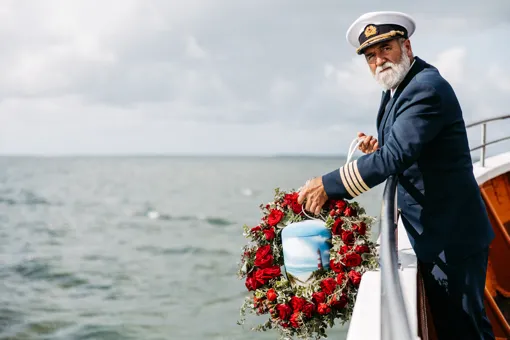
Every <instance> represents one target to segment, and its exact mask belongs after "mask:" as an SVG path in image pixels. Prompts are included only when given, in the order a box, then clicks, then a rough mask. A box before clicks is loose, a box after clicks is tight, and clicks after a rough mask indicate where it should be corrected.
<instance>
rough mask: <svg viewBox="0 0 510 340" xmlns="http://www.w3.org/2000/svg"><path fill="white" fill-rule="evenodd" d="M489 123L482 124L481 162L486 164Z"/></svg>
mask: <svg viewBox="0 0 510 340" xmlns="http://www.w3.org/2000/svg"><path fill="white" fill-rule="evenodd" d="M486 136H487V123H483V124H482V147H481V149H480V164H481V165H482V167H484V166H485V143H486V142H487V137H486Z"/></svg>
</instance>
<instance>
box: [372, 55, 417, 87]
mask: <svg viewBox="0 0 510 340" xmlns="http://www.w3.org/2000/svg"><path fill="white" fill-rule="evenodd" d="M388 67H389V68H388ZM385 68H388V69H387V70H385V71H384V72H381V71H382V70H384V69H385ZM410 68H411V61H410V60H409V57H408V56H407V48H406V47H405V46H402V53H401V54H400V62H399V63H397V64H394V63H391V62H389V61H388V62H385V63H384V64H383V65H381V66H377V68H376V69H375V73H374V78H375V80H376V81H377V82H378V83H379V84H381V86H382V87H383V88H384V89H385V90H389V89H393V88H395V87H396V86H397V85H398V84H400V82H401V81H402V80H404V78H405V76H406V75H407V72H408V71H409V69H410Z"/></svg>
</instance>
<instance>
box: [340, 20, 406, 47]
mask: <svg viewBox="0 0 510 340" xmlns="http://www.w3.org/2000/svg"><path fill="white" fill-rule="evenodd" d="M415 28H416V23H415V22H414V19H413V18H411V17H410V16H409V15H407V14H405V13H401V12H390V11H384V12H370V13H365V14H363V15H362V16H360V17H359V18H358V19H356V20H355V21H354V22H353V23H352V25H351V26H350V27H349V29H348V30H347V34H346V38H347V41H348V42H349V43H350V44H351V45H352V46H354V47H355V48H356V53H358V54H362V53H363V51H364V50H365V49H366V48H367V47H369V46H372V45H374V44H377V43H380V42H383V41H387V40H391V39H395V38H398V37H402V38H410V37H411V35H413V33H414V30H415Z"/></svg>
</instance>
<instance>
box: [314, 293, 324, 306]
mask: <svg viewBox="0 0 510 340" xmlns="http://www.w3.org/2000/svg"><path fill="white" fill-rule="evenodd" d="M312 300H313V302H315V303H316V304H319V303H323V302H324V301H326V293H324V292H315V293H313V294H312Z"/></svg>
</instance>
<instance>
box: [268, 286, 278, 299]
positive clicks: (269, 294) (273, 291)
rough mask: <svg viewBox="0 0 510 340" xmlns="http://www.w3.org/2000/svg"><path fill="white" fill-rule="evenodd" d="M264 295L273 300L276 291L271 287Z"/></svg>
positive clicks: (275, 296)
mask: <svg viewBox="0 0 510 340" xmlns="http://www.w3.org/2000/svg"><path fill="white" fill-rule="evenodd" d="M266 297H267V299H268V300H269V301H274V300H276V298H277V297H278V296H277V295H276V291H275V290H274V289H273V288H271V289H270V290H268V291H267V293H266Z"/></svg>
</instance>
